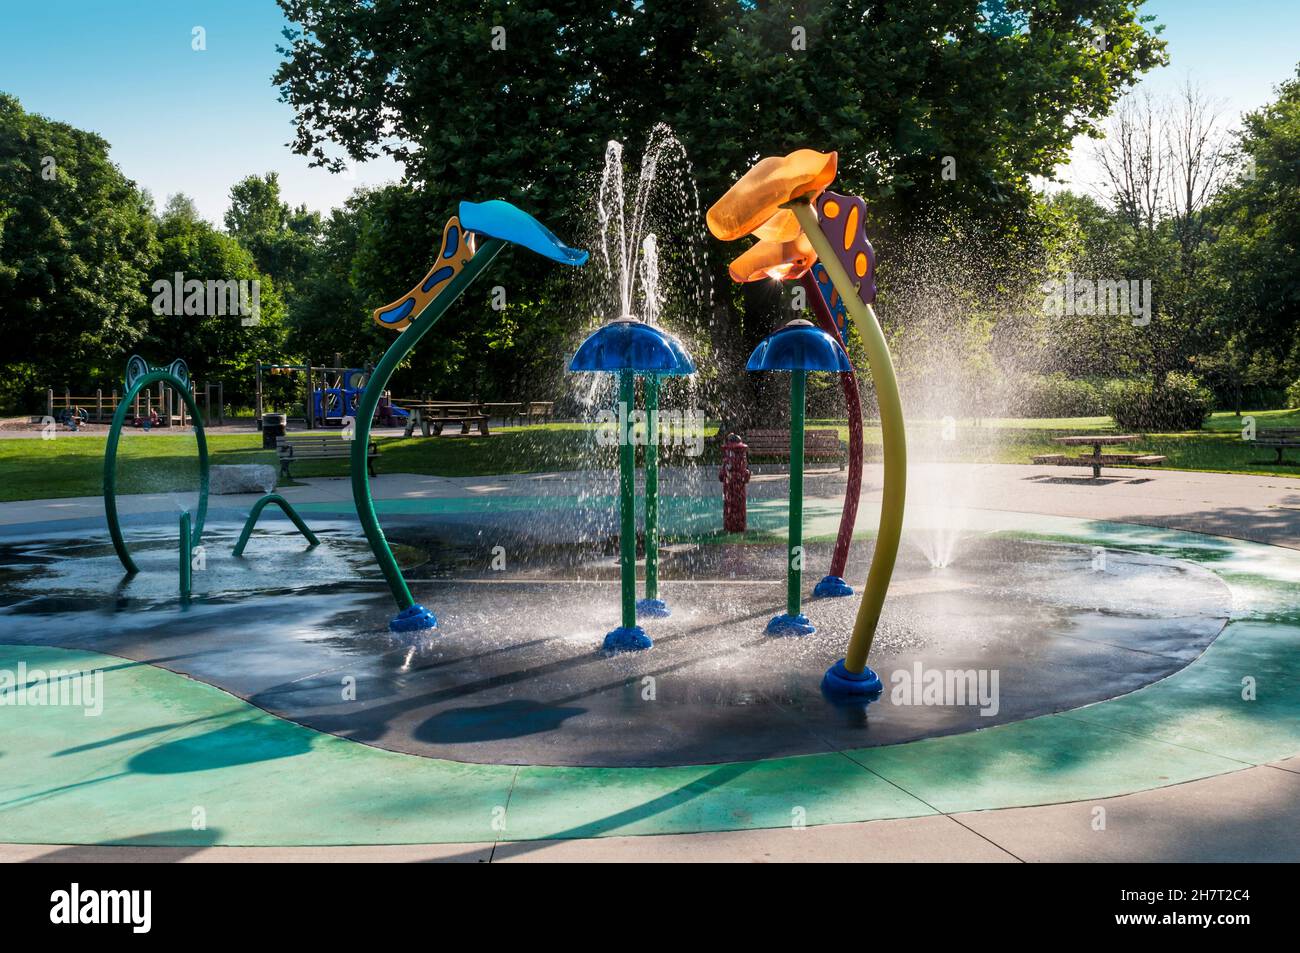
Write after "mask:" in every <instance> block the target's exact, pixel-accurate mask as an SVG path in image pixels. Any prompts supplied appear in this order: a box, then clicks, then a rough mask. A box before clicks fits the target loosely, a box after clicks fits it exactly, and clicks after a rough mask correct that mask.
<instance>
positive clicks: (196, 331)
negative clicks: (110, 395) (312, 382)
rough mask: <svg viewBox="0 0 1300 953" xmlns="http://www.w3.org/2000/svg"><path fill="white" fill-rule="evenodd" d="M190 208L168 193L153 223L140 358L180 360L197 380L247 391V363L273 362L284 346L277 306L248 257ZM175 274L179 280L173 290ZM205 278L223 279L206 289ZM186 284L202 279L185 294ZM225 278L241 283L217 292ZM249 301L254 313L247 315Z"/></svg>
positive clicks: (250, 366) (250, 373) (250, 367)
mask: <svg viewBox="0 0 1300 953" xmlns="http://www.w3.org/2000/svg"><path fill="white" fill-rule="evenodd" d="M192 208H193V206H192V203H191V202H190V201H189V200H188V199H187V198H185V197H184V196H173V198H172V199H171V200H170V201H169V202H168V205H167V210H166V211H165V212H164V213H163V215H162V217H161V218H160V219H159V221H158V225H157V238H158V246H157V247H158V255H157V258H156V259H155V261H154V263H153V265H152V268H151V274H150V282H151V283H150V294H151V302H150V308H149V309H148V310H147V311H145V313H144V316H143V317H142V319H141V330H140V337H141V338H143V339H145V340H146V341H147V342H148V352H149V353H147V354H145V357H147V358H149V359H151V360H153V361H154V362H156V363H162V362H164V361H165V362H170V361H171V360H172V359H173V358H177V357H182V358H184V359H185V362H186V364H188V365H189V368H190V372H191V374H192V375H193V377H194V379H195V380H196V381H198V382H200V383H203V382H208V381H217V380H221V381H222V382H223V383H224V384H225V387H226V393H227V394H230V395H235V394H244V395H251V394H252V391H253V380H254V376H255V373H256V372H255V368H254V365H255V364H256V362H257V361H259V360H264V361H265V360H272V359H274V358H275V357H276V356H277V355H278V354H279V352H280V349H281V348H282V346H283V343H284V337H285V327H284V325H285V309H284V304H283V301H282V300H281V298H280V295H279V293H278V292H277V290H276V288H275V284H274V281H273V280H272V279H271V278H269V277H268V276H267V275H265V274H263V273H262V272H261V271H259V270H258V268H257V265H256V263H255V262H254V261H253V257H252V255H251V254H250V253H249V252H248V251H247V250H246V249H245V248H244V247H242V246H241V245H240V243H239V242H237V241H236V240H235V239H234V238H232V237H230V236H229V235H225V234H222V233H221V232H219V231H217V229H215V228H214V227H213V226H212V225H211V224H209V223H208V222H206V221H204V220H202V219H200V218H198V217H197V216H195V215H193V214H191V212H192ZM178 273H179V274H180V275H181V276H182V282H184V284H182V286H181V287H180V288H179V289H178V288H177V285H176V282H177V278H176V276H177V274H178ZM209 281H212V282H214V283H215V282H220V283H222V284H221V286H216V285H214V288H217V289H218V290H216V291H214V292H209V291H207V290H206V286H207V283H208V282H209ZM189 282H201V283H203V284H204V286H205V291H204V292H203V293H201V294H199V295H198V297H195V298H191V297H190V295H191V292H189V291H188V289H187V285H188V283H189ZM230 282H233V283H235V284H236V285H238V284H239V283H243V287H242V288H241V289H239V291H237V292H231V293H229V294H225V295H223V292H222V291H221V290H220V289H221V288H223V287H224V288H229V285H228V284H227V283H230ZM241 294H242V297H240V295H241ZM178 300H179V301H181V302H182V303H184V306H183V307H182V308H180V309H178V308H176V307H175V304H176V303H177V302H178ZM254 300H256V304H257V313H256V314H253V313H251V311H252V308H251V305H252V303H253V302H254ZM191 303H192V305H193V306H190V304H191ZM236 304H241V305H243V309H242V310H237V309H236V308H235V305H236Z"/></svg>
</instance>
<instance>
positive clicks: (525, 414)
mask: <svg viewBox="0 0 1300 953" xmlns="http://www.w3.org/2000/svg"><path fill="white" fill-rule="evenodd" d="M554 410H555V402H554V401H550V400H533V401H529V402H528V403H526V404H521V405H520V413H519V417H520V422H521V423H523V424H524V426H527V425H528V424H532V423H539V424H545V423H550V421H551V414H552V413H553V412H554Z"/></svg>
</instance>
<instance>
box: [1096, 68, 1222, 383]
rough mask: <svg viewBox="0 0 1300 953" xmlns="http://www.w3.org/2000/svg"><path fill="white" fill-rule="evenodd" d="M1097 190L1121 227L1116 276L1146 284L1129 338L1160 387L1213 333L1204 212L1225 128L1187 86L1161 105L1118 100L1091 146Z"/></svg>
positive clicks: (1213, 274)
mask: <svg viewBox="0 0 1300 953" xmlns="http://www.w3.org/2000/svg"><path fill="white" fill-rule="evenodd" d="M1098 158H1099V159H1100V164H1101V167H1102V170H1103V173H1104V176H1105V183H1104V185H1103V187H1102V194H1103V195H1104V196H1105V198H1106V199H1107V200H1108V201H1109V203H1110V205H1111V207H1112V208H1113V209H1114V210H1115V212H1116V214H1117V216H1118V218H1119V220H1120V221H1122V222H1123V223H1124V224H1125V225H1126V226H1127V227H1126V229H1125V230H1124V234H1123V235H1122V238H1121V240H1120V241H1119V242H1117V243H1116V245H1117V248H1116V255H1115V257H1116V258H1117V259H1119V261H1120V262H1121V265H1120V268H1121V270H1122V274H1112V275H1107V276H1106V277H1109V278H1124V279H1137V280H1141V281H1149V282H1150V283H1151V287H1152V298H1151V300H1152V302H1153V304H1154V310H1155V314H1154V315H1153V317H1152V320H1151V322H1150V324H1149V325H1146V326H1143V327H1141V328H1140V329H1139V331H1138V332H1137V333H1135V334H1134V335H1133V336H1132V344H1133V347H1134V349H1135V351H1136V352H1137V353H1138V354H1140V358H1139V361H1140V364H1141V367H1142V369H1143V370H1145V371H1146V372H1147V373H1148V374H1150V375H1151V377H1152V380H1153V381H1154V383H1155V384H1156V385H1157V386H1158V385H1159V384H1160V383H1161V382H1163V381H1164V379H1165V377H1166V375H1168V374H1169V373H1170V372H1172V371H1183V370H1189V369H1193V368H1194V365H1195V363H1196V356H1197V355H1198V354H1199V353H1201V352H1203V351H1204V350H1205V349H1206V348H1207V346H1208V344H1209V342H1210V341H1211V340H1212V339H1213V338H1214V335H1215V333H1216V331H1215V327H1214V325H1215V320H1216V315H1215V311H1214V309H1213V308H1212V307H1209V306H1208V302H1209V301H1210V300H1211V299H1212V298H1213V296H1214V285H1215V282H1217V281H1219V280H1220V279H1221V275H1220V272H1219V271H1218V269H1214V270H1211V269H1210V264H1211V259H1212V255H1211V248H1210V243H1211V240H1212V238H1213V235H1211V234H1210V232H1209V230H1208V229H1207V214H1206V213H1207V209H1208V208H1209V206H1210V204H1211V203H1212V202H1213V201H1214V199H1215V197H1216V196H1217V195H1218V193H1219V192H1220V190H1221V189H1222V188H1223V186H1224V184H1225V181H1226V178H1227V173H1228V170H1229V149H1228V134H1227V130H1226V128H1225V127H1224V124H1223V122H1222V121H1221V119H1220V117H1219V114H1218V113H1217V112H1216V111H1215V109H1214V107H1213V105H1212V104H1211V103H1210V102H1209V100H1208V99H1207V98H1206V97H1205V96H1204V95H1203V94H1202V93H1201V92H1200V91H1199V90H1198V89H1196V88H1195V87H1194V86H1192V85H1191V84H1190V83H1188V84H1185V85H1184V87H1183V88H1182V89H1181V90H1180V91H1179V93H1178V94H1177V96H1176V97H1174V99H1173V100H1172V101H1170V102H1168V103H1164V104H1160V103H1156V102H1154V101H1153V100H1152V99H1151V98H1149V97H1146V96H1144V97H1142V98H1140V99H1137V100H1133V101H1130V102H1127V103H1125V104H1124V105H1123V106H1121V107H1120V109H1119V110H1118V112H1117V113H1116V115H1115V117H1114V118H1113V120H1112V122H1111V125H1110V130H1109V134H1108V135H1107V137H1106V139H1105V142H1104V143H1103V144H1102V146H1101V148H1100V149H1099V150H1098Z"/></svg>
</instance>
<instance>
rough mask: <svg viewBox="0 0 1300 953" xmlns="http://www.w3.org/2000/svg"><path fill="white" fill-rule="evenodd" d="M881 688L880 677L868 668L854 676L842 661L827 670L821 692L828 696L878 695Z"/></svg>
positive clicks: (882, 686)
mask: <svg viewBox="0 0 1300 953" xmlns="http://www.w3.org/2000/svg"><path fill="white" fill-rule="evenodd" d="M883 688H884V685H882V684H881V681H880V676H879V675H877V674H876V673H875V672H873V671H872V670H871V667H870V666H866V667H864V668H863V669H862V671H861V672H860V673H857V674H855V673H853V672H850V671H849V670H848V669H847V668H845V667H844V659H840V660H839V661H838V662H836V663H835V664H834V665H832V666H831V667H830V668H828V669H827V670H826V675H825V676H824V677H823V678H822V691H824V692H826V693H827V694H830V695H859V696H861V695H878V694H880V691H881V690H882V689H883Z"/></svg>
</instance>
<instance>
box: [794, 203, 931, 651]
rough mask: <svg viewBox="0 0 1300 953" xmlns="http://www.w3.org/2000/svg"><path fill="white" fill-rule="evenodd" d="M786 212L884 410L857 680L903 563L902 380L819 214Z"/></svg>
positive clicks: (855, 640)
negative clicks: (808, 247)
mask: <svg viewBox="0 0 1300 953" xmlns="http://www.w3.org/2000/svg"><path fill="white" fill-rule="evenodd" d="M785 207H787V208H790V209H792V210H793V211H794V214H795V217H796V218H797V219H798V220H799V224H800V225H801V226H803V232H804V234H805V235H807V236H808V240H809V241H810V242H812V246H813V249H814V250H815V251H816V252H817V257H818V258H819V259H820V260H821V263H822V265H824V266H825V268H826V273H827V274H828V275H829V276H830V279H831V283H832V284H834V285H835V290H836V291H838V292H839V293H840V297H841V298H842V299H843V300H844V306H845V308H847V309H848V312H849V316H850V317H852V318H853V323H854V324H856V325H857V326H858V333H859V334H861V335H862V341H863V343H864V344H865V345H866V348H867V362H868V364H869V365H870V367H871V379H872V381H873V382H874V383H875V385H876V402H877V403H878V404H879V406H880V432H881V437H882V440H883V443H884V457H885V489H884V494H883V497H882V499H881V501H880V531H879V532H878V533H877V535H876V551H875V553H874V554H873V555H872V557H871V569H870V570H869V571H868V572H867V585H866V589H865V590H864V591H863V593H862V603H861V604H860V605H859V606H858V616H857V619H856V620H854V623H853V635H852V637H851V638H850V639H849V650H848V652H847V653H846V655H845V659H844V667H845V668H846V669H848V670H849V671H850V672H852V673H854V674H855V675H856V674H861V672H862V670H863V669H864V668H866V665H867V655H868V653H869V652H870V651H871V640H872V639H873V638H875V635H876V625H877V624H878V623H879V622H880V610H881V607H882V606H883V605H884V602H885V593H886V592H888V591H889V579H890V577H891V576H892V575H893V574H894V561H895V560H896V559H897V558H898V544H899V541H900V539H901V538H902V535H903V507H904V504H905V503H906V500H907V435H906V434H905V433H904V432H903V401H902V399H901V398H900V397H899V395H898V378H897V377H896V376H895V375H894V362H893V360H892V359H891V358H890V356H889V344H888V343H886V341H885V332H884V331H883V330H881V327H880V322H879V321H878V320H877V319H876V312H875V311H874V310H872V307H871V305H869V304H866V303H864V302H863V300H862V299H861V298H859V297H858V289H857V285H856V284H855V283H854V282H853V280H852V279H851V278H850V277H849V274H848V272H847V271H845V270H844V266H843V265H842V264H840V260H839V257H838V256H837V255H836V254H835V249H834V247H833V246H832V245H831V242H830V239H828V238H827V237H826V234H825V233H824V232H823V231H822V230H821V225H820V224H819V223H818V221H817V213H816V212H815V211H813V208H812V206H811V205H810V204H809V201H808V199H807V198H800V199H795V200H794V201H793V202H791V203H789V205H788V206H785Z"/></svg>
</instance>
